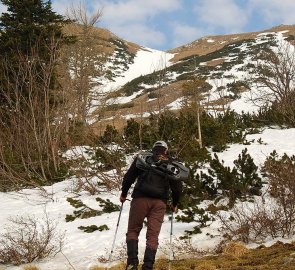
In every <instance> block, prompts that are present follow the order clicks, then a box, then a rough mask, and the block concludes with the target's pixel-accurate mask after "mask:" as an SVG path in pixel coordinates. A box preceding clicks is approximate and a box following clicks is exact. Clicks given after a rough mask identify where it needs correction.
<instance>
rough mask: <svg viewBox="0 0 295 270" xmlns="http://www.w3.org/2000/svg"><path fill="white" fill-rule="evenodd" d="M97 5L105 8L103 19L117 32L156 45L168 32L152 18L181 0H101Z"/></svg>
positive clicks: (142, 42)
mask: <svg viewBox="0 0 295 270" xmlns="http://www.w3.org/2000/svg"><path fill="white" fill-rule="evenodd" d="M94 4H95V5H96V6H95V8H96V9H97V8H100V9H101V8H102V9H103V12H102V18H101V22H102V24H103V25H106V27H107V28H108V29H110V30H111V31H112V32H114V33H115V34H117V35H118V36H120V37H122V38H124V39H127V40H129V41H133V42H136V43H138V44H140V45H144V46H149V47H155V46H160V45H163V44H164V43H165V42H166V36H165V35H166V34H167V33H162V32H161V31H160V30H155V29H154V28H153V26H152V24H151V21H152V19H153V18H154V17H155V16H156V15H159V14H161V13H170V12H174V11H176V10H178V9H179V8H181V0H121V1H114V0H113V1H110V0H100V1H97V2H95V3H94Z"/></svg>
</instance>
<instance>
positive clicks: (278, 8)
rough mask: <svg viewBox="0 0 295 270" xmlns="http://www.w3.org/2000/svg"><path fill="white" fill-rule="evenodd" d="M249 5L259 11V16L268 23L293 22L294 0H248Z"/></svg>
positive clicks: (294, 17) (294, 20)
mask: <svg viewBox="0 0 295 270" xmlns="http://www.w3.org/2000/svg"><path fill="white" fill-rule="evenodd" d="M248 5H249V7H250V8H251V9H252V10H253V11H255V10H256V11H257V12H258V11H259V13H260V14H261V18H262V19H263V20H264V21H265V22H266V23H269V24H273V25H275V24H278V23H279V24H294V23H295V16H294V11H295V1H294V0H284V1H282V0H271V1H269V0H249V3H248Z"/></svg>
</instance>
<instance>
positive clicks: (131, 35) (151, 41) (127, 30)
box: [112, 24, 166, 48]
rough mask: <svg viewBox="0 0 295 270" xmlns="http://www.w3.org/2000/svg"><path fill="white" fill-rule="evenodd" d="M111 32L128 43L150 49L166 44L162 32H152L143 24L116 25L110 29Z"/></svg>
mask: <svg viewBox="0 0 295 270" xmlns="http://www.w3.org/2000/svg"><path fill="white" fill-rule="evenodd" d="M112 32H114V33H115V34H117V35H118V36H120V37H124V39H126V40H128V41H132V42H135V43H137V44H139V45H144V46H147V47H151V48H153V47H154V46H161V45H163V44H164V43H165V42H166V37H165V35H164V34H163V33H162V32H160V31H156V30H153V29H151V28H150V27H148V26H146V25H144V24H130V25H118V26H114V27H113V28H112Z"/></svg>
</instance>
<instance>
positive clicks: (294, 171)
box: [262, 152, 295, 237]
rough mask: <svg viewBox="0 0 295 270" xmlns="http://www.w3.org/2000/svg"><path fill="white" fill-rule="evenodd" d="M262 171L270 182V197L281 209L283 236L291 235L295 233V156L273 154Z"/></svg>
mask: <svg viewBox="0 0 295 270" xmlns="http://www.w3.org/2000/svg"><path fill="white" fill-rule="evenodd" d="M262 171H263V173H264V174H265V176H266V177H267V178H268V180H269V189H270V195H271V196H272V197H274V198H275V199H276V201H277V203H278V204H279V205H280V208H281V224H282V225H281V226H282V227H281V234H282V236H283V237H284V236H287V235H290V234H292V233H293V232H294V231H295V156H291V157H289V156H288V155H286V154H284V155H283V156H282V157H279V156H278V155H277V153H276V152H273V153H272V154H271V155H270V156H269V157H268V158H267V160H266V161H265V163H264V165H263V168H262Z"/></svg>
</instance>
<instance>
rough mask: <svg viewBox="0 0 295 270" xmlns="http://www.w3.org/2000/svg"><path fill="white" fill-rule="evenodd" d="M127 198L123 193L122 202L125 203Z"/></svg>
mask: <svg viewBox="0 0 295 270" xmlns="http://www.w3.org/2000/svg"><path fill="white" fill-rule="evenodd" d="M126 199H127V197H125V196H123V195H122V194H121V196H120V202H121V203H124V202H125V201H126Z"/></svg>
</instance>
